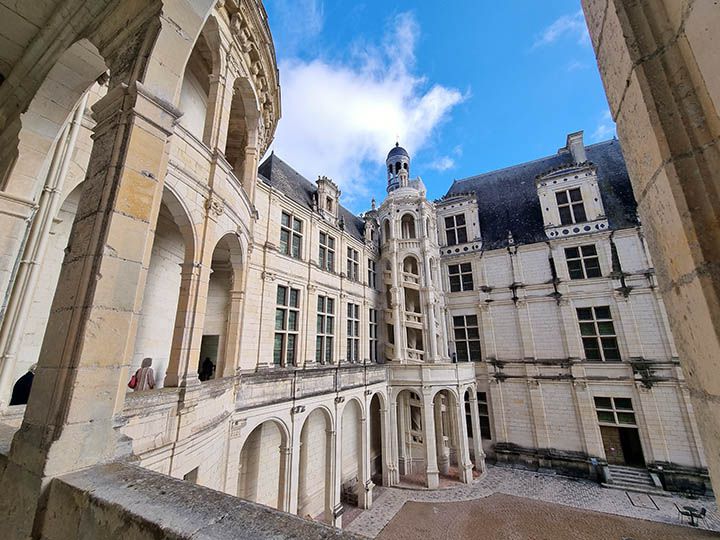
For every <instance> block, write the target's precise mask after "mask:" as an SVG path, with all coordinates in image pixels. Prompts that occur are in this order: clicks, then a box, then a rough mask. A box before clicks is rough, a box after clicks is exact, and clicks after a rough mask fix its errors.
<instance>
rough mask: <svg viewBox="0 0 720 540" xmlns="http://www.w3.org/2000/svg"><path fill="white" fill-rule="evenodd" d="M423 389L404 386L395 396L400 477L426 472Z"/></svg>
mask: <svg viewBox="0 0 720 540" xmlns="http://www.w3.org/2000/svg"><path fill="white" fill-rule="evenodd" d="M422 396H423V395H422V390H419V389H417V388H403V389H402V390H401V391H400V392H398V393H397V395H396V396H395V406H396V420H397V433H396V435H397V439H398V440H397V444H398V471H399V474H400V478H401V479H402V478H403V477H412V476H414V475H418V474H422V473H424V472H425V467H426V460H425V450H424V448H425V447H424V437H425V434H424V429H423V428H424V426H423V409H422V408H423V397H422Z"/></svg>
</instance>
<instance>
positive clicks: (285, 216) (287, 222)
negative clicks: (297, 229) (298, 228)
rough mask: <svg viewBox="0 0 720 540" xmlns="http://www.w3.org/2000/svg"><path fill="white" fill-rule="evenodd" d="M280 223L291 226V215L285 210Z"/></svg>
mask: <svg viewBox="0 0 720 540" xmlns="http://www.w3.org/2000/svg"><path fill="white" fill-rule="evenodd" d="M280 223H282V224H283V226H285V227H289V226H290V215H289V214H286V213H285V212H283V213H282V217H281V218H280Z"/></svg>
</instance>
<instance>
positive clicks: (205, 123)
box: [179, 17, 219, 145]
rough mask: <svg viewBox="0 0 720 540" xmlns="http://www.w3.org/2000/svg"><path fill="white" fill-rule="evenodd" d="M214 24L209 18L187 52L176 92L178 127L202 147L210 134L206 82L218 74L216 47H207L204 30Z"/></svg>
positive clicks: (207, 41)
mask: <svg viewBox="0 0 720 540" xmlns="http://www.w3.org/2000/svg"><path fill="white" fill-rule="evenodd" d="M211 21H212V22H215V26H216V27H217V21H215V20H214V18H213V17H211V18H210V19H208V22H207V23H206V24H205V26H204V27H203V29H202V30H201V32H200V34H199V35H198V37H197V39H196V40H195V45H194V46H193V48H192V51H191V52H190V57H189V58H188V61H187V63H186V64H185V71H184V72H183V77H182V86H181V89H180V102H179V108H180V110H181V111H182V113H183V115H182V116H181V117H180V120H179V124H180V125H181V126H182V127H184V128H185V129H186V130H187V131H189V132H190V133H191V134H192V135H194V136H195V138H197V139H198V140H200V141H202V142H203V143H205V144H206V145H209V144H210V137H211V132H212V125H213V123H212V121H209V120H211V119H208V116H209V114H208V113H209V111H210V101H211V95H210V93H211V92H210V90H211V88H210V84H211V83H210V79H211V76H212V75H215V74H216V73H217V72H218V66H217V64H218V57H219V55H218V52H217V49H218V48H219V45H218V46H211V45H210V42H212V40H211V39H208V35H207V28H208V26H209V25H211V24H212V22H211Z"/></svg>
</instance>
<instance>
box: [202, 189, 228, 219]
mask: <svg viewBox="0 0 720 540" xmlns="http://www.w3.org/2000/svg"><path fill="white" fill-rule="evenodd" d="M205 210H207V212H208V215H213V216H215V217H219V216H221V215H222V214H223V213H224V212H225V202H224V201H223V200H222V199H220V198H219V197H216V196H215V195H212V194H211V195H210V196H209V197H208V198H207V200H206V201H205Z"/></svg>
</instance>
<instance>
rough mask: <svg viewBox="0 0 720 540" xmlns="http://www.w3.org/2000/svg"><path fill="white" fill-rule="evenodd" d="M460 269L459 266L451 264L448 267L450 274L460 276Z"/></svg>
mask: <svg viewBox="0 0 720 540" xmlns="http://www.w3.org/2000/svg"><path fill="white" fill-rule="evenodd" d="M459 273H460V267H459V266H458V265H457V264H451V265H450V266H448V274H459Z"/></svg>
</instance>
